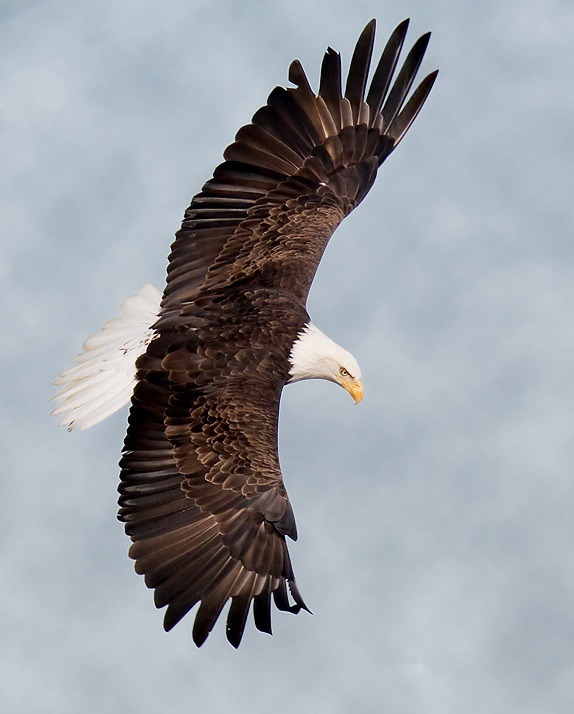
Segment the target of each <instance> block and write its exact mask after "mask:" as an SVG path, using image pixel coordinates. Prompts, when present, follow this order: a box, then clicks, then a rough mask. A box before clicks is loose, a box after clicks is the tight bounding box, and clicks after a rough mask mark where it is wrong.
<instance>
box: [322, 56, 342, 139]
mask: <svg viewBox="0 0 574 714" xmlns="http://www.w3.org/2000/svg"><path fill="white" fill-rule="evenodd" d="M319 96H320V97H321V98H322V99H323V101H324V102H325V104H326V105H327V108H328V109H329V112H330V114H331V117H332V118H333V122H334V124H335V127H336V130H337V131H340V130H341V128H342V126H343V123H342V117H341V98H342V97H341V55H340V54H339V53H338V52H335V50H334V49H332V48H331V47H329V49H328V50H327V52H325V56H324V57H323V63H322V64H321V79H320V80H319Z"/></svg>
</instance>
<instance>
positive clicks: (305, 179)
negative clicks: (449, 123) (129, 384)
mask: <svg viewBox="0 0 574 714" xmlns="http://www.w3.org/2000/svg"><path fill="white" fill-rule="evenodd" d="M407 27H408V20H405V21H404V22H402V23H401V24H400V25H399V26H398V27H397V28H396V29H395V31H394V32H393V33H392V35H391V37H390V39H389V41H388V42H387V45H386V47H385V49H384V51H383V53H382V56H381V59H380V61H379V63H378V65H377V68H376V70H375V72H374V75H373V79H372V82H371V85H370V88H369V91H368V93H367V96H366V99H365V98H364V97H365V88H366V85H367V77H368V73H369V66H370V61H371V55H372V50H373V43H374V34H375V21H374V20H372V21H371V22H370V23H369V24H368V25H367V26H366V28H365V29H364V31H363V33H362V34H361V36H360V38H359V40H358V42H357V46H356V48H355V52H354V54H353V58H352V61H351V65H350V69H349V74H348V79H347V83H346V89H345V92H344V93H343V92H342V89H341V61H340V56H339V54H337V53H336V52H335V51H334V50H332V49H331V48H329V49H328V51H327V53H326V54H325V57H324V60H323V64H322V68H321V79H320V87H319V93H318V94H317V95H315V94H314V93H313V91H312V90H311V87H310V85H309V82H308V80H307V78H306V76H305V73H304V71H303V68H302V67H301V64H300V63H299V62H298V61H295V62H293V64H292V65H291V68H290V71H289V78H290V80H291V81H293V83H294V84H296V88H294V89H284V88H282V87H276V88H275V89H274V90H273V92H272V93H271V95H270V96H269V99H268V101H267V105H266V106H265V107H263V108H261V109H260V110H259V111H258V112H257V113H256V114H255V115H254V117H253V119H252V123H251V124H249V125H247V126H244V127H243V128H242V129H240V130H239V132H238V134H237V136H236V140H235V142H234V143H233V144H231V145H230V146H229V147H228V148H227V150H226V151H225V154H224V158H225V161H224V163H222V164H220V166H218V167H217V169H216V170H215V172H214V176H213V178H212V179H210V180H209V181H208V182H207V183H206V184H205V186H204V187H203V189H202V191H201V193H199V194H198V195H197V196H195V198H194V199H193V201H192V203H191V205H190V207H189V208H188V210H187V211H186V214H185V218H184V221H183V224H182V227H181V229H180V230H179V231H178V233H177V236H176V240H175V242H174V244H173V246H172V252H171V255H170V260H169V266H168V276H167V286H166V289H165V292H164V296H163V301H162V307H163V311H162V317H163V320H162V322H160V324H167V322H168V321H169V320H170V319H173V317H174V316H177V315H178V314H179V312H180V310H181V309H182V307H184V306H185V305H186V303H190V302H192V301H193V300H194V299H195V298H196V297H197V295H198V293H199V292H200V291H203V292H209V291H213V290H216V289H218V288H220V287H222V286H226V285H229V284H230V283H232V282H234V281H237V280H242V281H245V280H251V281H255V282H256V283H258V284H265V285H278V286H280V287H283V288H288V289H289V290H291V291H292V292H293V293H294V295H295V296H296V297H297V298H298V299H300V300H302V301H303V302H304V300H305V299H306V296H307V292H308V290H309V287H310V284H311V281H312V279H313V276H314V275H315V271H316V269H317V266H318V263H319V260H320V259H321V255H322V253H323V250H324V248H325V246H326V244H327V242H328V240H329V237H330V236H331V234H332V232H333V230H334V229H335V227H336V226H337V225H338V223H339V222H340V221H341V220H342V218H343V217H344V216H345V215H346V214H347V213H349V211H351V210H352V209H353V208H354V207H355V206H356V205H357V204H358V203H359V202H360V201H361V200H362V199H363V198H364V196H365V195H366V193H367V192H368V190H369V189H370V187H371V185H372V183H373V181H374V179H375V176H376V171H377V168H378V166H380V164H381V163H382V162H383V161H384V160H385V159H386V158H387V156H389V154H390V153H391V152H392V151H393V150H394V149H395V148H396V146H397V144H398V143H399V142H400V140H401V139H402V137H403V136H404V134H405V132H406V131H407V129H408V128H409V127H410V125H411V124H412V122H413V121H414V119H415V117H416V116H417V114H418V112H419V111H420V109H421V107H422V105H423V104H424V102H425V100H426V98H427V96H428V93H429V92H430V90H431V87H432V85H433V83H434V80H435V78H436V74H437V73H436V72H433V73H431V74H430V75H428V76H427V77H426V78H425V79H423V81H422V82H421V84H420V85H419V86H418V88H417V89H416V90H415V91H414V92H413V94H412V96H411V97H410V99H409V100H408V101H407V95H408V93H409V91H410V89H411V86H412V84H413V81H414V79H415V75H416V73H417V70H418V68H419V66H420V64H421V62H422V58H423V55H424V52H425V50H426V47H427V44H428V40H429V37H430V33H428V34H426V35H423V36H422V37H421V38H420V39H419V40H418V41H417V42H416V43H415V44H414V46H413V48H412V50H411V51H410V53H409V54H408V56H407V58H406V60H405V62H404V64H403V66H402V68H401V70H400V71H399V72H398V74H397V76H396V79H395V81H394V83H393V84H392V87H391V82H392V78H393V75H394V72H395V69H396V66H397V62H398V58H399V53H400V51H401V48H402V45H403V42H404V39H405V35H406V31H407ZM389 87H390V91H389ZM303 222H306V223H307V225H309V226H310V228H309V229H308V231H307V232H306V233H305V234H303V235H302V234H301V233H300V232H298V227H299V226H300V225H301V224H302V223H303ZM311 223H312V224H313V225H312V226H311ZM317 232H318V233H320V236H319V237H317V238H316V239H315V240H314V241H310V240H309V239H310V236H311V235H314V234H316V233H317ZM301 256H303V258H304V259H302V258H301ZM176 319H177V317H176Z"/></svg>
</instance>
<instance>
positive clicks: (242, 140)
mask: <svg viewBox="0 0 574 714" xmlns="http://www.w3.org/2000/svg"><path fill="white" fill-rule="evenodd" d="M407 26H408V21H404V22H403V23H401V24H400V25H399V26H398V27H397V29H396V30H395V31H394V32H393V34H392V35H391V37H390V39H389V41H388V42H387V45H386V47H385V49H384V51H383V54H382V57H381V59H380V61H379V63H378V65H377V67H376V70H375V72H374V75H373V78H372V81H371V84H370V86H369V87H368V78H369V73H370V64H371V58H372V54H373V47H374V36H375V21H374V20H373V21H371V22H369V23H368V25H367V26H366V27H365V29H364V30H363V32H362V33H361V36H360V37H359V40H358V42H357V45H356V48H355V51H354V53H353V56H352V59H351V64H350V68H349V72H348V76H347V80H346V83H345V90H344V93H343V89H342V76H341V59H340V56H339V54H338V53H336V52H335V51H334V50H333V49H331V48H329V49H328V50H327V52H326V54H325V56H324V59H323V62H322V66H321V75H320V83H319V91H318V93H317V94H315V93H314V92H313V89H312V88H311V85H310V83H309V80H308V78H307V76H306V74H305V71H304V70H303V67H302V66H301V63H300V62H299V61H297V60H296V61H295V62H293V63H292V64H291V67H290V69H289V79H290V81H291V82H292V83H293V84H294V85H295V86H294V87H291V88H289V89H285V88H283V87H276V88H275V89H274V90H273V91H272V92H271V94H270V95H269V98H268V100H267V104H266V105H265V106H264V107H262V108H261V109H259V110H258V111H257V112H256V113H255V115H254V116H253V119H252V121H251V123H250V124H248V125H247V126H244V127H243V128H241V129H240V130H239V131H238V133H237V135H236V137H235V141H234V142H233V143H232V144H231V145H230V146H229V147H228V148H227V149H226V150H225V152H224V161H223V163H221V164H220V165H219V166H218V167H217V168H216V169H215V171H214V174H213V177H212V178H211V179H210V180H209V181H207V183H205V185H204V186H203V188H202V190H201V192H200V193H198V194H197V195H196V196H195V197H194V198H193V200H192V202H191V205H190V206H189V207H188V209H187V211H186V212H185V215H184V219H183V223H182V226H181V229H180V230H179V231H178V232H177V234H176V238H175V241H174V243H173V245H172V248H171V254H170V256H169V265H168V272H167V284H166V288H165V291H164V293H163V297H162V300H161V307H160V309H159V313H158V312H157V297H158V296H157V295H155V294H153V295H152V293H151V292H150V290H149V289H148V288H146V289H145V291H144V292H145V294H144V292H142V291H140V293H141V294H140V293H138V296H136V298H135V303H134V299H133V298H132V299H131V300H132V302H130V303H129V304H127V303H125V304H124V305H123V306H122V312H121V315H120V319H119V321H115V322H114V321H112V322H110V323H106V325H105V326H104V327H103V328H102V330H101V331H100V333H98V334H97V335H96V336H94V337H92V338H90V339H89V340H88V341H87V342H86V343H85V345H84V349H85V352H84V354H83V355H81V356H80V357H79V358H78V360H77V365H76V366H74V367H73V368H72V369H71V370H68V371H67V372H64V373H63V375H62V377H61V378H60V380H59V382H58V384H59V386H61V387H62V389H61V391H60V392H59V394H58V395H57V396H56V399H57V400H59V401H60V406H59V407H57V409H56V410H55V413H61V414H64V415H65V421H66V423H68V424H69V425H70V426H72V425H73V426H78V427H80V428H84V427H85V426H89V425H90V423H95V421H98V420H99V419H101V418H103V417H104V416H105V415H106V413H109V412H110V411H113V410H115V409H116V408H118V407H119V406H121V403H123V402H124V401H125V400H126V399H127V398H128V395H129V394H130V393H131V392H132V389H133V395H132V404H131V409H130V415H129V426H128V430H127V435H126V439H125V444H124V450H123V455H122V459H121V462H120V466H121V476H120V486H119V489H118V490H119V493H120V496H119V505H120V510H119V515H118V517H119V518H120V520H121V521H123V522H124V523H125V529H126V533H127V534H128V535H129V536H130V537H131V539H132V541H133V544H132V546H131V549H130V557H131V558H133V559H134V560H135V568H136V571H137V572H138V573H140V574H142V575H143V576H144V578H145V583H146V585H147V586H148V587H150V588H152V589H154V591H155V592H154V601H155V604H156V606H157V607H158V608H161V607H166V612H165V618H164V627H165V629H166V630H169V629H171V628H172V627H174V626H175V624H176V623H178V622H179V621H180V620H181V619H182V618H183V617H184V616H185V615H186V614H187V613H188V612H190V610H192V609H193V608H194V607H196V606H197V608H198V609H197V611H196V613H195V620H194V626H193V639H194V641H195V643H196V644H197V645H198V646H199V645H201V644H202V643H203V642H204V641H205V639H206V638H207V637H208V635H209V633H210V632H211V630H212V629H213V627H214V625H215V623H216V621H217V619H218V618H219V616H220V615H221V613H222V611H223V609H224V608H225V606H226V603H228V602H229V601H230V607H229V611H228V614H227V623H226V634H227V638H228V640H229V642H230V643H231V644H232V645H233V646H234V647H238V646H239V644H240V642H241V639H242V637H243V633H244V630H245V626H246V621H247V617H248V614H249V611H250V609H252V611H253V616H254V620H255V626H256V627H257V628H258V629H259V630H261V631H263V632H268V633H270V632H271V603H272V602H273V603H274V605H275V607H276V608H277V609H278V610H281V611H288V612H292V613H297V612H299V611H300V610H301V609H305V610H308V608H307V606H306V604H305V602H304V600H303V598H302V597H301V594H300V592H299V588H298V586H297V583H296V580H295V576H294V573H293V568H292V565H291V560H290V556H289V552H288V549H287V538H291V539H296V538H297V528H296V525H295V518H294V515H293V509H292V507H291V503H290V501H289V498H288V495H287V492H286V489H285V485H284V483H283V478H282V475H281V469H280V465H279V457H278V446H277V429H278V414H279V403H280V397H281V392H282V389H283V387H284V386H285V384H286V383H287V382H288V381H289V380H290V379H292V378H293V379H295V376H296V375H299V376H298V377H297V378H303V377H301V376H300V373H299V372H298V371H297V370H295V372H293V371H291V370H292V368H293V367H294V363H293V361H292V359H295V357H294V355H295V353H296V352H297V350H295V351H294V352H292V350H293V349H294V345H295V344H296V343H300V342H301V340H302V339H303V337H302V335H305V334H307V333H309V334H310V332H309V330H308V328H309V325H310V320H309V315H308V314H307V310H306V301H307V296H308V293H309V289H310V287H311V283H312V281H313V278H314V276H315V273H316V271H317V267H318V265H319V262H320V260H321V257H322V255H323V252H324V250H325V248H326V246H327V244H328V242H329V239H330V237H331V235H332V234H333V232H334V230H335V229H336V227H337V226H338V224H339V223H340V222H341V221H342V220H343V219H344V217H345V216H346V215H348V214H349V213H350V212H351V211H352V210H353V209H354V208H355V207H356V206H357V205H358V204H359V203H360V202H361V201H362V200H363V198H364V197H365V196H366V194H367V193H368V191H369V189H370V188H371V186H372V184H373V182H374V180H375V178H376V175H377V170H378V168H379V166H380V165H381V164H382V162H383V161H384V160H385V159H386V157H387V156H388V155H389V154H390V153H391V152H392V151H393V150H394V149H395V148H396V146H397V145H398V143H399V142H400V140H401V139H402V137H403V136H404V134H405V132H406V131H407V130H408V128H409V127H410V125H411V124H412V122H413V121H414V119H415V117H416V116H417V114H418V112H419V111H420V109H421V107H422V105H423V104H424V102H425V100H426V98H427V96H428V93H429V92H430V89H431V87H432V85H433V83H434V80H435V78H436V72H434V73H432V74H430V75H428V76H427V77H426V78H425V79H424V80H423V81H422V82H421V84H420V85H419V87H418V88H417V89H416V90H415V91H414V92H413V94H412V95H411V96H410V98H408V95H409V92H410V89H411V87H412V85H413V82H414V80H415V76H416V74H417V71H418V69H419V66H420V64H421V61H422V59H423V55H424V52H425V50H426V46H427V44H428V35H425V36H423V37H422V38H421V39H420V40H419V41H417V42H416V43H415V45H414V47H413V49H412V50H411V52H410V53H409V54H408V56H407V59H406V61H405V63H404V65H403V67H402V68H401V69H400V71H399V73H398V76H397V78H396V79H394V83H393V77H394V73H395V69H396V67H397V64H398V58H399V54H400V51H401V48H402V46H403V43H404V39H405V35H406V31H407ZM367 87H368V89H367ZM365 92H367V96H366V99H365ZM152 304H153V305H152ZM144 307H145V310H147V312H145V310H144ZM134 310H135V312H134ZM142 310H143V312H142ZM144 312H145V314H144ZM128 313H129V314H128ZM132 313H133V315H132ZM156 315H158V317H157V320H156V319H155V316H156ZM132 317H133V319H132ZM152 323H153V327H150V326H151V325H152ZM136 326H137V329H136ZM329 342H330V341H328V340H326V341H325V342H324V343H322V344H327V343H329ZM339 349H340V348H339ZM315 352H316V350H315ZM315 352H314V354H315ZM136 358H137V361H136ZM357 368H358V367H357ZM134 370H135V379H134ZM312 375H313V376H319V377H321V376H323V377H324V378H329V379H331V376H327V373H325V374H323V373H322V372H321V370H318V371H317V372H315V371H313V370H312ZM134 383H135V388H133V387H134ZM359 384H360V383H359ZM361 389H362V387H361Z"/></svg>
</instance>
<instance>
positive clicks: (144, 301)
mask: <svg viewBox="0 0 574 714" xmlns="http://www.w3.org/2000/svg"><path fill="white" fill-rule="evenodd" d="M160 300H161V293H160V292H159V291H158V290H157V288H155V287H154V286H153V285H151V283H146V284H145V285H144V286H142V287H141V288H140V289H139V290H138V291H137V293H136V294H135V295H131V296H130V297H128V298H126V299H125V300H124V301H123V303H122V304H121V305H120V315H119V317H115V318H113V319H112V320H108V321H107V322H106V323H105V324H104V325H103V327H102V328H101V330H100V331H99V332H96V333H95V334H93V335H90V337H88V338H86V339H85V340H84V343H83V345H82V348H83V351H82V352H81V353H80V354H79V355H77V357H76V358H75V359H74V362H75V364H73V365H72V366H71V367H69V368H68V369H67V370H65V371H64V372H62V374H61V375H60V376H59V377H58V379H56V380H55V381H54V384H55V385H56V386H57V387H60V390H59V391H58V393H57V394H56V395H55V396H54V397H52V399H51V401H55V402H58V406H57V407H56V408H55V409H53V410H52V412H51V414H53V415H54V416H59V417H61V419H60V422H59V425H66V426H67V427H68V430H72V429H87V428H88V427H90V426H93V425H94V424H98V423H99V422H101V421H103V420H104V419H105V418H106V417H108V416H109V415H110V414H113V413H114V412H116V411H117V410H118V409H120V408H121V407H123V406H124V404H127V402H129V400H130V399H131V396H132V392H133V389H134V385H135V374H136V361H137V358H138V357H139V356H140V355H141V354H143V353H144V352H145V350H146V348H147V346H148V344H149V343H150V342H151V339H152V337H153V329H152V325H153V324H154V322H155V321H156V319H157V314H158V312H159V305H160Z"/></svg>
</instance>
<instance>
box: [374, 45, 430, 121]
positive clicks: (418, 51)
mask: <svg viewBox="0 0 574 714" xmlns="http://www.w3.org/2000/svg"><path fill="white" fill-rule="evenodd" d="M430 36H431V33H430V32H427V33H426V34H424V35H422V37H419V39H418V40H417V41H416V42H415V44H414V45H413V47H412V49H411V51H410V52H409V54H408V55H407V58H406V60H405V63H404V64H403V66H402V67H401V69H400V71H399V73H398V75H397V78H396V80H395V82H394V84H393V86H392V88H391V91H390V92H389V97H388V99H387V101H386V102H385V104H384V106H383V110H382V114H383V132H385V131H386V129H387V128H388V127H389V125H390V124H391V123H392V122H393V120H394V119H395V117H396V116H397V114H398V112H399V110H400V108H401V106H402V104H403V102H404V100H405V97H406V96H407V94H408V93H409V89H410V88H411V86H412V83H413V82H414V79H415V76H416V73H417V71H418V69H419V67H420V66H421V62H422V61H423V57H424V54H425V51H426V48H427V45H428V43H429V40H430Z"/></svg>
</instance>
